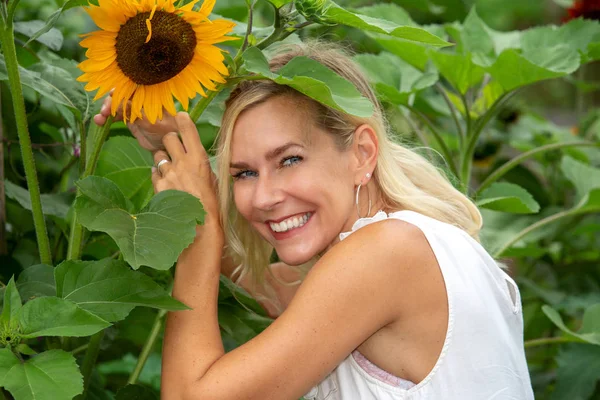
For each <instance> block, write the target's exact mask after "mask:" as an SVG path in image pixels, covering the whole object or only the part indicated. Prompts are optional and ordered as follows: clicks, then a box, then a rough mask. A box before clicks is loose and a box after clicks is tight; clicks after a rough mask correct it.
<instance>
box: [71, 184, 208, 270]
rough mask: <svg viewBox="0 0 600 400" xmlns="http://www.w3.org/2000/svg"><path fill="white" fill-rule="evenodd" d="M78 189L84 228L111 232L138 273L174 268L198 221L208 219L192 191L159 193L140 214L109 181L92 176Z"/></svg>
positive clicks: (77, 204)
mask: <svg viewBox="0 0 600 400" xmlns="http://www.w3.org/2000/svg"><path fill="white" fill-rule="evenodd" d="M77 186H78V187H79V189H80V191H81V196H79V197H78V198H77V201H76V203H75V209H76V212H77V216H78V218H79V221H81V224H82V225H83V226H85V227H86V228H88V229H89V230H91V231H101V232H105V233H108V234H109V235H110V237H112V238H113V240H114V241H115V242H116V243H117V245H118V246H119V249H120V250H121V252H122V253H123V257H124V259H125V261H127V262H128V263H129V264H130V265H131V266H132V267H133V268H135V269H137V268H139V267H140V266H142V265H147V266H149V267H152V268H155V269H169V268H170V267H171V266H172V265H173V263H175V261H176V260H177V258H178V257H179V254H181V252H182V251H183V249H185V248H186V247H187V246H188V245H190V244H191V243H192V241H193V240H194V238H195V237H196V225H197V221H200V222H202V221H203V218H204V210H203V208H202V205H201V204H200V201H199V200H198V199H197V198H196V197H194V196H192V195H190V194H188V193H184V192H179V191H176V190H167V191H164V192H160V193H159V194H157V195H156V196H154V197H153V198H152V200H150V203H148V205H147V206H146V207H144V209H142V210H141V211H140V212H139V213H132V206H131V204H130V202H129V200H127V199H126V198H125V196H123V193H121V191H120V190H119V188H118V187H117V185H116V184H115V183H114V182H112V181H110V180H108V179H106V178H101V177H97V176H90V177H87V178H85V179H83V180H81V181H79V182H78V183H77Z"/></svg>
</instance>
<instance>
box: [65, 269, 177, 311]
mask: <svg viewBox="0 0 600 400" xmlns="http://www.w3.org/2000/svg"><path fill="white" fill-rule="evenodd" d="M54 276H55V279H56V295H57V296H58V297H62V298H64V299H67V300H70V301H72V302H73V303H75V304H78V305H79V307H81V308H83V309H84V310H87V311H89V312H91V313H93V314H96V315H97V316H99V317H101V318H102V319H104V320H106V321H110V322H114V321H119V320H121V319H123V318H125V317H126V316H127V315H128V314H129V312H130V311H131V310H132V309H133V308H134V307H136V306H146V307H153V308H161V309H165V310H169V311H175V310H185V309H187V307H186V306H185V305H183V304H182V303H180V302H179V301H177V300H175V299H174V298H172V297H171V296H169V294H168V293H167V292H166V291H165V290H164V289H163V288H162V287H160V286H159V285H158V284H157V283H156V282H154V281H153V280H152V279H150V277H148V276H146V275H145V274H143V273H141V272H138V271H132V270H131V269H130V268H129V267H128V266H127V264H125V263H124V262H122V261H118V260H112V259H104V260H101V261H65V262H63V263H61V264H60V265H59V266H57V267H56V269H55V272H54Z"/></svg>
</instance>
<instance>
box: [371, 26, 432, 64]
mask: <svg viewBox="0 0 600 400" xmlns="http://www.w3.org/2000/svg"><path fill="white" fill-rule="evenodd" d="M368 35H369V36H370V37H372V38H373V39H374V40H375V41H376V42H377V43H379V44H380V45H381V46H382V47H383V48H384V49H385V50H387V51H389V52H390V53H392V54H393V55H395V56H396V57H399V58H401V59H402V60H404V61H406V62H407V63H409V64H410V65H412V66H413V67H415V68H417V69H419V70H421V71H424V70H425V68H426V67H427V63H428V62H429V49H428V48H427V47H426V46H423V45H421V44H419V43H414V42H409V41H406V40H402V39H397V38H395V37H392V36H388V35H383V34H379V33H369V34H368Z"/></svg>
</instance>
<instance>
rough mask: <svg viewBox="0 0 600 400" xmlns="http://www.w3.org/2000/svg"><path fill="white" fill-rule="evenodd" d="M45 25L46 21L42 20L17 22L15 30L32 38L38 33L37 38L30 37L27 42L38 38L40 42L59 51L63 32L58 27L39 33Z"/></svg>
mask: <svg viewBox="0 0 600 400" xmlns="http://www.w3.org/2000/svg"><path fill="white" fill-rule="evenodd" d="M45 26H46V23H45V22H44V21H40V20H34V21H21V22H15V32H18V33H21V34H23V35H25V36H27V37H30V38H32V37H33V36H34V35H36V37H35V38H32V39H29V41H28V42H27V43H29V42H31V41H32V40H37V41H38V42H40V43H42V44H44V45H46V46H48V47H49V48H50V49H52V50H54V51H59V50H60V48H61V47H62V44H63V35H62V33H61V32H60V31H59V30H58V29H56V28H50V29H48V30H47V31H46V32H44V34H42V35H37V32H39V31H40V30H41V29H42V28H44V27H45Z"/></svg>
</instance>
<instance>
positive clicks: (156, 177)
mask: <svg viewBox="0 0 600 400" xmlns="http://www.w3.org/2000/svg"><path fill="white" fill-rule="evenodd" d="M161 178H162V175H161V174H160V172H158V168H156V167H152V186H153V187H154V193H158V192H159V190H158V182H159V181H160V179H161Z"/></svg>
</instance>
